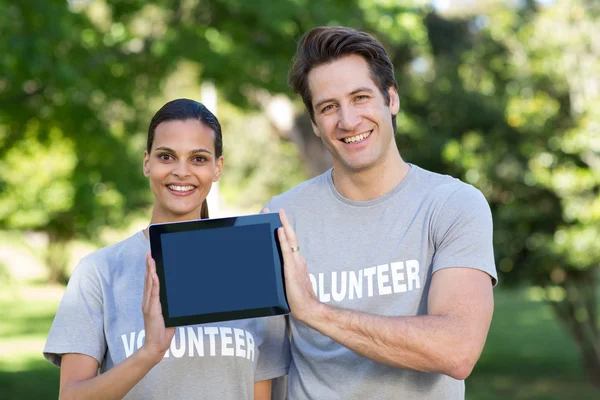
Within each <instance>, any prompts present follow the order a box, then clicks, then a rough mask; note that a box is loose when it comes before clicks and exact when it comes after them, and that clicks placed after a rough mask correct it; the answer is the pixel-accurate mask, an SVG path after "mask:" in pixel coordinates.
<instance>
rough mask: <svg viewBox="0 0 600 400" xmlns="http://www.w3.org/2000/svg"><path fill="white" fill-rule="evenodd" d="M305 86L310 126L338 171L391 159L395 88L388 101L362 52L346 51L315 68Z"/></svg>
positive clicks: (352, 169) (394, 149) (350, 170)
mask: <svg viewBox="0 0 600 400" xmlns="http://www.w3.org/2000/svg"><path fill="white" fill-rule="evenodd" d="M308 86H309V89H310V92H311V94H312V107H313V110H314V115H315V122H314V123H313V130H314V131H315V134H316V135H317V136H319V137H320V138H321V140H322V141H323V144H324V145H325V147H326V148H327V149H328V150H329V151H330V152H331V154H332V155H333V159H334V168H336V170H342V171H344V172H348V173H352V172H358V171H363V170H367V169H370V168H371V167H374V166H376V165H380V164H385V162H386V161H387V160H389V159H391V157H390V156H391V155H393V154H394V153H393V152H394V151H396V147H395V146H396V144H395V141H394V130H393V127H392V118H391V115H392V114H396V113H397V112H398V110H399V108H400V103H399V100H398V93H397V92H396V90H395V89H394V88H390V89H389V90H388V93H389V95H390V101H389V103H388V102H386V101H385V99H384V97H383V95H382V94H381V92H380V91H379V89H378V87H377V85H376V84H375V82H373V80H372V79H371V75H370V70H369V66H368V64H367V62H366V61H365V60H364V59H363V58H362V57H360V56H356V55H350V56H347V57H343V58H341V59H339V60H336V61H334V62H332V63H329V64H324V65H320V66H318V67H315V68H313V69H312V70H311V71H310V73H309V74H308ZM342 171H340V172H342Z"/></svg>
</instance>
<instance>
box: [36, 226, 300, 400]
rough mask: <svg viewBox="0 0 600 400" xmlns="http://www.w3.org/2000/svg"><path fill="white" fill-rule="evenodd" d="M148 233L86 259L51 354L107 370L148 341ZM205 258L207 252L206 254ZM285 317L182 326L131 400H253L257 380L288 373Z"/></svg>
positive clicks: (50, 343)
mask: <svg viewBox="0 0 600 400" xmlns="http://www.w3.org/2000/svg"><path fill="white" fill-rule="evenodd" d="M148 251H150V247H149V243H148V240H147V239H146V237H145V236H144V234H143V232H141V231H140V232H138V233H136V234H135V235H133V236H132V237H130V238H128V239H126V240H124V241H122V242H119V243H117V244H115V245H112V246H109V247H105V248H103V249H100V250H98V251H96V252H94V253H92V254H90V255H89V256H87V257H85V258H84V259H83V260H82V261H81V262H80V264H79V265H78V266H77V268H75V270H74V272H73V275H72V277H71V280H70V281H69V284H68V286H67V289H66V291H65V294H64V297H63V299H62V301H61V303H60V306H59V308H58V311H57V313H56V317H55V319H54V322H53V324H52V328H51V329H50V333H49V335H48V339H47V342H46V346H45V348H44V356H45V357H46V358H47V359H48V360H49V361H51V362H52V363H54V364H56V365H58V366H60V361H61V356H62V354H65V353H82V354H86V355H89V356H91V357H94V358H95V359H96V360H98V363H99V364H100V372H104V371H107V370H109V369H110V368H112V367H113V366H114V365H116V364H118V363H120V362H121V361H123V360H124V359H125V358H127V357H129V356H130V355H131V354H133V352H134V351H135V350H137V349H138V348H140V347H141V346H142V344H143V343H144V335H145V334H144V319H143V316H142V311H141V304H142V294H143V288H144V275H145V272H146V264H145V255H146V253H147V252H148ZM199 257H200V255H199ZM288 368H289V343H288V342H287V335H286V328H285V319H284V317H266V318H255V319H247V320H237V321H228V322H221V323H214V324H202V325H194V326H186V327H178V328H177V329H176V333H175V337H174V338H173V341H172V342H171V347H170V349H169V350H168V351H167V352H166V354H165V356H164V358H163V360H162V361H161V362H160V363H158V365H156V366H155V367H154V368H153V369H152V370H151V371H150V372H149V373H148V374H147V375H146V376H145V377H144V378H143V379H142V380H141V381H140V382H139V383H138V384H137V385H136V386H135V387H134V388H133V389H132V390H131V391H130V392H129V393H128V394H127V396H126V397H125V398H126V399H216V398H227V399H252V398H253V396H254V382H258V381H262V380H266V379H271V378H275V377H278V376H282V375H285V374H286V373H287V370H288Z"/></svg>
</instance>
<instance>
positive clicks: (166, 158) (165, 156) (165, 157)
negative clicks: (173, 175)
mask: <svg viewBox="0 0 600 400" xmlns="http://www.w3.org/2000/svg"><path fill="white" fill-rule="evenodd" d="M158 158H159V159H160V160H162V161H169V160H170V159H171V158H172V157H171V155H170V154H159V155H158Z"/></svg>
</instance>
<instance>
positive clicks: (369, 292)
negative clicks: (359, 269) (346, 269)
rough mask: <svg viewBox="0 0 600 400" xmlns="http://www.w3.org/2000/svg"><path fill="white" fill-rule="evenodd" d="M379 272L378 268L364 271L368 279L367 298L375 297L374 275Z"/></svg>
mask: <svg viewBox="0 0 600 400" xmlns="http://www.w3.org/2000/svg"><path fill="white" fill-rule="evenodd" d="M376 272H377V268H376V267H369V268H365V269H364V270H363V274H365V276H366V277H367V296H369V297H373V275H375V273H376Z"/></svg>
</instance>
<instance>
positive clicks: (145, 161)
mask: <svg viewBox="0 0 600 400" xmlns="http://www.w3.org/2000/svg"><path fill="white" fill-rule="evenodd" d="M149 161H150V155H149V154H148V152H147V151H144V163H143V166H142V168H143V169H144V176H145V177H146V178H147V177H149V176H150V170H149V169H148V162H149Z"/></svg>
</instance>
